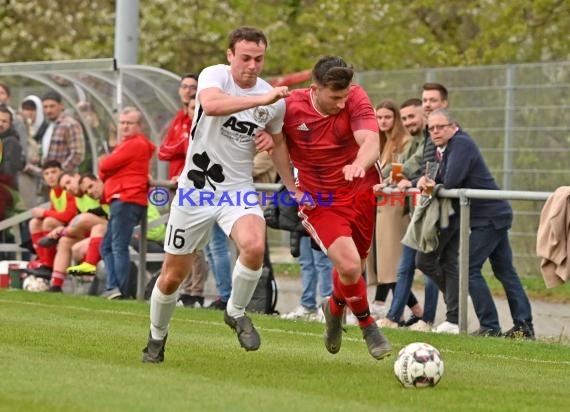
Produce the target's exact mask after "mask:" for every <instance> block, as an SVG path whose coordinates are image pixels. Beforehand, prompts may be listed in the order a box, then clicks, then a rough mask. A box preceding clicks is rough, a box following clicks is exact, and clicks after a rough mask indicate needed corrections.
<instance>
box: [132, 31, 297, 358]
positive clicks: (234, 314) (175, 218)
mask: <svg viewBox="0 0 570 412" xmlns="http://www.w3.org/2000/svg"><path fill="white" fill-rule="evenodd" d="M229 40H230V41H229V47H228V49H227V51H226V56H227V60H228V62H229V63H230V65H229V66H227V65H222V64H219V65H215V66H210V67H208V68H206V69H204V70H203V71H202V72H201V73H200V78H199V80H198V92H197V95H196V96H197V98H198V105H199V106H198V109H197V113H200V115H199V118H197V119H196V120H195V123H194V126H193V129H192V144H191V146H190V150H189V152H188V156H187V162H186V167H185V168H184V172H183V173H182V177H181V179H180V181H179V188H180V190H179V191H178V192H177V196H176V197H175V199H174V201H173V203H172V206H171V212H170V219H169V221H168V229H167V237H166V242H165V251H166V256H165V260H164V264H163V267H162V272H161V275H160V277H159V278H158V281H157V282H156V285H155V287H154V289H153V291H152V296H151V304H150V320H151V325H150V333H149V336H148V343H147V346H146V348H144V350H143V359H142V360H143V362H152V363H157V362H162V361H163V360H164V346H165V343H166V338H167V334H168V326H169V323H170V318H171V317H172V313H173V311H174V308H175V303H176V291H177V289H178V286H179V285H180V282H181V281H182V280H183V279H184V277H185V276H186V274H187V273H188V270H189V268H190V266H191V265H192V260H193V259H194V255H195V252H196V251H197V250H200V249H202V248H203V247H204V246H206V244H207V243H208V240H209V237H210V234H211V231H212V225H213V224H214V223H215V222H218V223H219V224H220V227H221V228H222V229H223V230H224V232H225V233H226V234H227V235H230V236H231V238H232V239H233V240H234V242H235V243H236V246H237V248H238V251H239V257H238V259H237V261H236V263H235V266H234V273H233V277H232V278H233V284H232V292H231V295H230V299H229V301H228V304H227V307H226V310H225V312H224V321H225V323H226V324H227V325H228V326H229V327H231V328H232V329H234V330H235V332H236V334H237V337H238V340H239V343H240V345H241V346H242V347H243V348H244V349H245V350H248V351H253V350H257V349H258V348H259V346H260V344H261V340H260V337H259V334H258V333H257V331H256V330H255V328H254V326H253V324H252V322H251V320H250V318H249V317H248V316H247V315H246V314H245V307H246V306H247V304H248V303H249V301H250V300H251V297H252V295H253V292H254V290H255V288H256V286H257V283H258V281H259V278H260V276H261V272H262V264H263V253H264V246H265V220H264V218H263V212H262V211H261V208H260V207H259V205H257V206H247V205H246V206H243V207H235V206H232V205H237V196H239V195H238V192H241V193H245V192H247V191H253V190H254V186H253V179H252V167H253V157H254V154H255V152H256V150H257V151H265V150H268V149H271V147H272V146H273V145H274V144H275V147H274V148H273V156H272V159H273V161H274V162H275V164H276V167H277V169H278V171H279V174H282V173H283V171H286V170H287V168H288V167H289V159H288V156H287V150H286V147H285V145H284V142H283V138H282V135H281V128H282V124H283V115H284V112H285V104H284V101H283V100H282V98H283V97H285V96H287V95H288V93H289V92H288V89H287V87H283V86H282V87H275V88H273V87H271V86H270V85H269V84H268V83H267V82H265V81H263V80H262V79H260V78H259V77H258V75H259V73H260V72H261V70H262V68H263V63H264V58H265V51H266V48H267V39H266V37H265V35H264V34H263V33H262V32H261V31H260V30H258V29H255V28H251V27H241V28H238V29H236V30H234V31H232V33H231V34H230V38H229ZM261 130H266V131H267V132H268V133H270V134H271V135H272V136H273V137H274V139H275V143H274V142H272V141H271V139H270V138H268V136H267V134H263V135H261V136H259V138H258V137H257V135H258V132H259V131H261ZM286 184H287V185H288V187H289V188H294V183H293V181H292V178H290V179H289V180H288V181H287V182H286ZM189 189H193V190H195V191H194V192H192V194H189V196H190V197H191V198H192V199H193V201H194V202H196V203H197V204H198V206H192V207H189V205H188V201H186V202H185V201H184V200H185V197H182V196H181V195H180V193H181V190H183V191H188V190H189ZM204 192H209V193H213V194H214V199H213V201H214V202H218V201H219V199H221V196H224V198H226V199H228V198H229V199H231V203H228V202H227V201H226V202H223V203H222V204H221V205H220V206H215V207H212V206H210V205H207V204H203V205H200V200H199V198H200V195H201V194H202V193H204ZM178 203H180V204H178Z"/></svg>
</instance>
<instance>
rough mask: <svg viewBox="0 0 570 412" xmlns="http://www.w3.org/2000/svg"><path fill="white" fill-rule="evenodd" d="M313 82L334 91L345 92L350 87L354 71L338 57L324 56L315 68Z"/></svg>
mask: <svg viewBox="0 0 570 412" xmlns="http://www.w3.org/2000/svg"><path fill="white" fill-rule="evenodd" d="M312 74H313V81H314V82H315V83H317V84H318V85H320V86H323V87H327V88H330V89H332V90H343V89H346V88H347V87H348V86H350V83H351V82H352V77H353V76H354V69H353V68H352V67H349V66H348V65H347V64H346V62H345V61H344V60H343V59H342V58H341V57H338V56H324V57H321V58H320V59H319V61H317V63H316V64H315V67H313V72H312Z"/></svg>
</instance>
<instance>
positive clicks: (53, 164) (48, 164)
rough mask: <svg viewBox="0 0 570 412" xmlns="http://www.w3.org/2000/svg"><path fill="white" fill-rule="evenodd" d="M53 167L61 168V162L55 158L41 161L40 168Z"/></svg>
mask: <svg viewBox="0 0 570 412" xmlns="http://www.w3.org/2000/svg"><path fill="white" fill-rule="evenodd" d="M53 168H55V169H61V170H63V168H62V167H61V163H59V161H57V160H47V161H45V162H43V163H42V170H47V169H53Z"/></svg>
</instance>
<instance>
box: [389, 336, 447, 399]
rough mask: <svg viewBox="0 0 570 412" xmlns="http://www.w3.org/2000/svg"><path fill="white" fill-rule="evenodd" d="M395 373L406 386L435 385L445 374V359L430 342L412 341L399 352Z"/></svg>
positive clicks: (424, 386) (423, 386)
mask: <svg viewBox="0 0 570 412" xmlns="http://www.w3.org/2000/svg"><path fill="white" fill-rule="evenodd" d="M394 374H395V375H396V378H397V379H398V380H399V381H400V383H401V384H402V385H403V386H404V387H405V388H427V387H430V386H435V385H437V383H438V382H439V380H440V379H441V376H442V375H443V359H442V358H441V355H440V353H439V351H438V350H437V349H436V348H434V347H433V346H431V345H430V344H428V343H423V342H414V343H410V344H409V345H407V346H406V347H405V348H402V350H400V352H399V353H398V357H397V358H396V361H395V362H394Z"/></svg>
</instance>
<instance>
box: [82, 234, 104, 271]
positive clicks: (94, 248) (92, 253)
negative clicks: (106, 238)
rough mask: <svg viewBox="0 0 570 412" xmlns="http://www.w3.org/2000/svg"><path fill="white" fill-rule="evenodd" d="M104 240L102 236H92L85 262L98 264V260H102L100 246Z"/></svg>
mask: <svg viewBox="0 0 570 412" xmlns="http://www.w3.org/2000/svg"><path fill="white" fill-rule="evenodd" d="M102 241H103V238H102V237H92V238H91V239H90V240H89V247H88V248H87V254H86V255H85V259H84V260H83V261H84V262H87V263H91V264H92V265H93V266H95V265H97V262H99V261H100V260H101V252H100V251H99V248H100V247H101V242H102Z"/></svg>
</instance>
